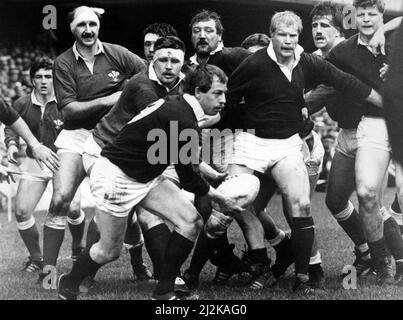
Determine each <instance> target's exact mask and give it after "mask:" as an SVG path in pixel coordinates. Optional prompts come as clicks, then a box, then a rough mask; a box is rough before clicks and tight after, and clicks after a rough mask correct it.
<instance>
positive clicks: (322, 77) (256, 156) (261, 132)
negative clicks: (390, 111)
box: [223, 11, 382, 294]
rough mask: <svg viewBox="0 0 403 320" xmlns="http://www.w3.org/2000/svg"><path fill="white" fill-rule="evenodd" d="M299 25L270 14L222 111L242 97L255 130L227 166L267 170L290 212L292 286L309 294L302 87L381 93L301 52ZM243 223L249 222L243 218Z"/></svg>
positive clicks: (374, 96)
mask: <svg viewBox="0 0 403 320" xmlns="http://www.w3.org/2000/svg"><path fill="white" fill-rule="evenodd" d="M301 30H302V22H301V19H300V18H299V17H298V16H297V15H296V14H295V13H293V12H290V11H284V12H280V13H276V14H275V15H274V16H273V17H272V20H271V25H270V35H271V40H272V41H271V43H270V44H269V46H268V48H267V50H259V51H257V52H256V53H255V54H253V55H252V56H250V57H248V58H246V59H245V60H244V62H243V63H241V65H240V66H239V67H238V68H237V69H236V71H235V72H234V73H233V74H232V75H231V76H230V78H229V83H228V88H229V91H228V97H227V105H228V110H226V112H227V115H225V114H224V115H223V116H224V117H225V116H227V117H228V116H230V115H231V109H232V108H234V107H236V106H237V104H238V103H239V102H240V101H241V100H242V99H243V98H244V99H245V103H246V106H247V108H246V110H245V113H244V129H255V135H253V134H250V133H248V132H242V133H239V134H238V135H237V136H236V138H235V142H234V154H233V157H232V160H231V162H230V163H231V164H232V165H231V166H230V169H229V171H230V173H232V174H234V173H239V172H244V173H253V172H254V171H257V172H260V173H265V172H266V171H269V172H270V173H271V175H272V177H273V178H274V180H275V181H276V183H277V185H278V187H279V189H280V192H281V193H282V194H283V195H284V196H285V199H286V204H287V207H288V208H290V212H291V215H292V224H291V230H292V236H291V241H292V246H293V252H294V259H295V275H296V277H295V278H296V279H295V285H294V290H296V291H299V292H302V293H305V294H309V293H311V292H312V291H313V289H312V288H311V287H310V286H309V285H308V281H309V277H308V268H309V258H310V253H311V249H312V244H313V239H314V223H313V219H312V216H311V215H310V200H309V193H310V192H309V179H308V173H307V168H306V165H305V164H304V162H303V157H302V152H301V146H302V140H301V138H300V137H299V135H298V132H299V130H300V126H301V123H302V114H301V108H302V107H303V106H304V105H305V103H304V97H303V91H304V88H308V87H315V86H316V85H317V84H319V83H324V84H326V85H332V86H334V87H335V88H337V89H339V90H341V91H343V92H345V93H347V94H351V95H355V96H356V97H361V98H367V99H369V100H370V101H373V102H374V103H376V104H377V105H378V106H381V100H382V99H381V97H380V95H379V94H378V93H377V92H375V91H374V90H371V88H370V87H369V86H367V85H365V84H364V83H362V82H360V81H358V80H357V79H356V78H355V77H353V76H351V75H349V74H347V73H344V72H342V71H340V70H338V69H337V68H335V67H334V66H333V65H331V64H330V63H327V62H325V61H323V60H322V59H321V58H319V57H317V56H315V55H313V54H308V53H304V52H303V48H302V47H301V46H299V45H298V40H299V35H300V33H301ZM240 217H241V218H244V217H248V218H249V217H250V216H247V215H241V216H240ZM253 219H257V218H256V217H254V218H253ZM252 223H254V222H252ZM244 224H245V225H250V222H249V221H248V220H247V219H245V220H244ZM263 236H264V234H263ZM261 238H262V235H257V236H256V239H257V240H259V241H260V239H261Z"/></svg>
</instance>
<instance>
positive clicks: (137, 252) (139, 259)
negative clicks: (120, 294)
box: [124, 219, 144, 273]
mask: <svg viewBox="0 0 403 320" xmlns="http://www.w3.org/2000/svg"><path fill="white" fill-rule="evenodd" d="M130 221H132V220H131V219H130V220H129V222H130ZM124 243H125V246H126V247H127V248H128V249H129V254H130V263H131V265H132V267H133V272H134V273H136V270H140V268H142V266H143V263H144V261H143V243H144V240H143V234H142V232H141V229H140V225H139V223H138V221H135V222H134V223H129V224H128V226H127V229H126V234H125V240H124Z"/></svg>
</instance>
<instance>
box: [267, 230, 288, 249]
mask: <svg viewBox="0 0 403 320" xmlns="http://www.w3.org/2000/svg"><path fill="white" fill-rule="evenodd" d="M284 238H285V232H284V231H283V230H280V232H279V233H278V235H277V236H276V237H275V238H273V239H269V240H267V241H268V242H269V244H270V245H271V246H272V247H274V246H276V245H278V244H279V243H280V242H281V241H283V240H284Z"/></svg>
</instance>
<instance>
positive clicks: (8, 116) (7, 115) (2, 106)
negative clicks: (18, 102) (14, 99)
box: [0, 98, 19, 126]
mask: <svg viewBox="0 0 403 320" xmlns="http://www.w3.org/2000/svg"><path fill="white" fill-rule="evenodd" d="M18 117H19V115H18V113H17V112H16V111H15V110H14V109H13V108H11V107H10V106H9V104H8V103H7V102H6V101H5V100H4V99H3V98H0V121H1V122H3V123H4V124H5V125H6V126H10V125H12V124H13V123H14V122H15V121H17V119H18Z"/></svg>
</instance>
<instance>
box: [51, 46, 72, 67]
mask: <svg viewBox="0 0 403 320" xmlns="http://www.w3.org/2000/svg"><path fill="white" fill-rule="evenodd" d="M74 60H76V58H75V56H74V52H73V48H72V47H70V48H68V49H67V50H65V51H64V52H62V53H61V54H59V55H58V56H57V57H56V59H55V61H54V67H55V68H62V67H68V66H71V65H72V63H73V62H74Z"/></svg>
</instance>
